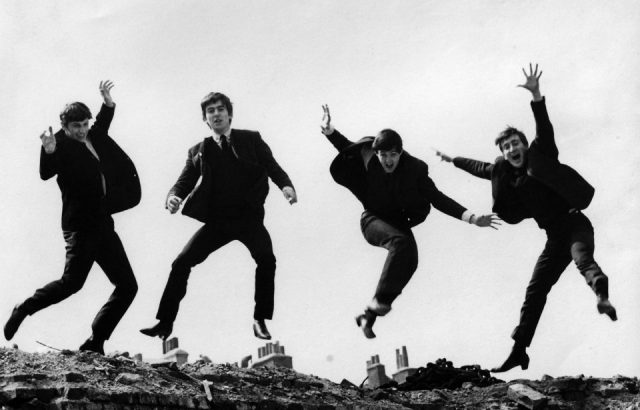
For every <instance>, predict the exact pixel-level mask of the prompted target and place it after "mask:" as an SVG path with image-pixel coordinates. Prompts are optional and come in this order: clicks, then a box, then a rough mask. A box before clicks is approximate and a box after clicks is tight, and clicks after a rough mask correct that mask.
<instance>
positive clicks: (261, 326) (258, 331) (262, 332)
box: [253, 320, 271, 340]
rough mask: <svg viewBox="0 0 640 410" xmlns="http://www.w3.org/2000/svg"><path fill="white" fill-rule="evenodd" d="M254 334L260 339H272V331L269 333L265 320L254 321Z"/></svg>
mask: <svg viewBox="0 0 640 410" xmlns="http://www.w3.org/2000/svg"><path fill="white" fill-rule="evenodd" d="M253 334H254V335H255V337H257V338H258V339H264V340H271V333H269V330H268V329H267V325H266V324H265V323H264V320H254V321H253Z"/></svg>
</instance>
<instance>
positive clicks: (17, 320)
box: [4, 305, 27, 340]
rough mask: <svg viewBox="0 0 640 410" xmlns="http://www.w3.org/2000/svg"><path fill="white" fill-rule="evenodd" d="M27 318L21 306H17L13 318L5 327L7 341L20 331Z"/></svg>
mask: <svg viewBox="0 0 640 410" xmlns="http://www.w3.org/2000/svg"><path fill="white" fill-rule="evenodd" d="M26 317H27V314H26V313H24V311H23V310H22V307H21V305H15V307H14V308H13V311H12V312H11V316H10V317H9V320H7V323H6V324H5V325H4V337H5V339H7V340H11V339H12V338H13V336H14V335H15V334H16V332H17V331H18V328H19V327H20V324H21V323H22V321H23V320H24V319H25V318H26Z"/></svg>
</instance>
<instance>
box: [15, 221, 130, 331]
mask: <svg viewBox="0 0 640 410" xmlns="http://www.w3.org/2000/svg"><path fill="white" fill-rule="evenodd" d="M63 235H64V239H65V241H66V253H67V255H66V262H65V266H64V272H63V274H62V277H61V278H60V279H58V280H55V281H53V282H51V283H49V284H47V285H45V286H44V287H42V288H40V289H38V290H36V292H35V293H34V294H33V296H31V297H30V298H28V299H27V300H25V301H24V302H23V303H22V309H23V310H24V312H26V313H27V314H29V315H32V314H34V313H36V312H38V311H40V310H42V309H44V308H46V307H48V306H51V305H53V304H56V303H58V302H61V301H63V300H65V299H66V298H68V297H69V296H71V295H73V294H74V293H76V292H78V291H79V290H80V289H82V286H84V283H85V281H86V279H87V276H88V275H89V271H90V270H91V267H92V266H93V263H94V262H97V263H98V266H100V267H101V268H102V270H103V271H104V273H105V275H106V276H107V278H108V279H109V281H110V282H111V283H112V284H113V285H114V286H115V289H114V290H113V293H111V296H110V297H109V299H108V300H107V303H105V304H104V306H102V308H101V309H100V310H99V311H98V314H97V315H96V317H95V319H94V320H93V323H92V324H91V328H92V331H93V336H94V337H95V338H97V339H101V340H107V339H109V337H110V336H111V333H112V332H113V330H114V329H115V327H116V326H117V324H118V322H120V319H122V316H124V314H125V312H126V311H127V309H128V308H129V306H130V305H131V302H133V299H134V297H135V295H136V293H137V291H138V284H137V283H136V278H135V276H134V274H133V270H132V269H131V265H130V264H129V259H128V258H127V254H126V253H125V251H124V247H123V246H122V242H121V241H120V238H119V237H118V234H117V233H116V232H115V231H114V229H113V219H112V218H111V216H104V217H103V218H102V219H101V220H100V221H99V222H98V223H97V225H96V226H95V227H93V228H91V229H85V230H80V231H63Z"/></svg>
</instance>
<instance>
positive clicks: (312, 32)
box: [0, 0, 640, 383]
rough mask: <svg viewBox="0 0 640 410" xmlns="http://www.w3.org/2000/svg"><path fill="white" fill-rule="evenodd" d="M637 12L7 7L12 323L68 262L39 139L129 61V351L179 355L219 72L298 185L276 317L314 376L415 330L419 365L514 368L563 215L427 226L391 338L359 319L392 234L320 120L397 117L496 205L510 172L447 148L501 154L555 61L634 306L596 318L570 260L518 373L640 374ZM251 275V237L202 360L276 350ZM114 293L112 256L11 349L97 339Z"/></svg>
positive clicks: (194, 299)
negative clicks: (93, 328) (175, 278)
mask: <svg viewBox="0 0 640 410" xmlns="http://www.w3.org/2000/svg"><path fill="white" fill-rule="evenodd" d="M638 23H640V4H638V3H637V2H634V1H632V0H627V1H616V2H609V1H604V0H603V1H584V0H575V1H563V2H555V1H519V2H505V1H450V2H444V1H386V2H382V1H377V0H374V1H351V2H344V1H333V0H327V1H314V2H311V1H269V2H267V1H237V0H233V1H231V0H230V1H198V0H193V1H184V2H173V1H166V0H165V1H158V0H154V1H135V2H131V1H115V2H97V1H64V2H63V1H51V2H37V1H24V0H21V1H16V0H14V1H11V0H10V1H3V2H1V3H0V66H1V67H2V70H1V72H0V85H1V88H0V89H1V90H2V91H3V96H2V98H1V99H0V118H2V122H1V123H0V135H2V138H1V139H0V158H1V159H2V167H1V168H0V170H1V172H0V190H1V192H3V194H4V198H3V200H2V201H1V202H0V212H1V215H2V218H3V219H2V229H1V230H0V248H1V249H2V250H3V252H2V255H1V259H0V264H1V266H2V272H3V273H2V286H1V287H0V301H1V302H2V305H1V306H0V321H1V322H2V323H4V322H5V321H6V319H7V318H8V315H9V313H10V311H11V308H12V307H13V305H14V304H15V303H17V302H19V301H22V300H23V299H24V298H26V297H27V296H29V295H31V294H32V293H33V291H35V290H36V289H37V288H38V287H41V286H43V285H44V284H46V283H48V282H49V281H51V280H54V279H57V278H59V277H60V275H61V274H62V268H63V264H64V241H63V239H62V235H61V232H60V209H61V202H60V199H59V190H58V187H57V185H56V183H55V182H54V181H53V180H51V181H47V182H46V183H45V182H42V181H41V180H40V179H39V176H38V161H39V140H38V135H39V134H40V132H42V130H44V129H45V128H46V127H48V126H49V125H52V126H54V128H56V127H57V126H58V120H57V119H58V113H59V111H60V110H61V109H62V107H63V105H64V104H65V103H66V102H70V101H73V100H80V101H84V102H85V103H87V104H88V105H89V106H90V107H91V108H92V110H93V112H94V114H95V113H96V112H97V110H98V108H99V105H100V102H101V99H100V96H99V93H98V89H97V86H98V83H99V81H100V80H101V79H111V80H113V81H114V83H115V85H116V86H115V88H114V89H113V91H112V95H113V97H114V100H115V101H116V103H117V109H116V116H115V119H114V121H113V123H112V127H111V132H110V134H111V135H112V136H113V137H114V138H115V139H116V140H117V141H118V142H119V143H120V145H121V146H122V147H123V148H125V150H126V151H127V152H128V153H129V154H130V156H131V157H132V158H133V159H134V161H135V163H136V166H137V167H138V170H139V173H140V175H141V179H142V187H143V197H142V202H141V204H140V205H139V206H138V207H136V208H134V209H133V210H130V211H127V212H125V213H123V214H118V215H116V216H115V220H116V229H117V232H118V233H119V234H120V236H121V238H122V240H123V242H124V244H125V248H126V250H127V252H128V255H129V258H130V260H131V263H132V266H133V268H134V271H135V274H136V277H137V279H138V283H139V286H140V290H139V293H138V295H137V298H136V300H135V301H134V303H133V304H132V306H131V308H130V310H129V311H128V312H127V314H126V315H125V316H124V318H123V320H122V321H121V323H120V325H119V326H118V327H117V328H116V331H115V333H114V335H113V336H112V338H111V340H109V341H108V342H107V345H106V348H107V350H108V351H113V350H120V351H123V350H127V351H129V352H131V353H132V354H133V353H137V352H142V353H143V354H144V356H145V357H147V358H153V357H156V358H157V357H160V355H161V344H160V342H159V339H150V338H148V337H145V336H143V335H141V334H140V333H139V332H138V329H139V328H141V327H145V326H148V325H151V324H153V323H155V313H156V309H157V306H158V302H159V299H160V296H161V293H162V289H163V288H164V285H165V283H166V280H167V276H168V273H169V268H170V264H171V262H172V261H173V259H174V258H175V256H176V255H177V254H178V252H179V251H180V250H181V249H182V247H183V246H184V245H185V243H186V242H187V240H188V239H189V238H190V236H191V235H192V234H193V232H195V230H196V229H197V228H198V226H199V223H197V222H196V221H194V220H191V219H189V218H187V217H184V216H182V215H169V213H168V212H167V211H165V210H164V207H163V201H164V197H165V195H166V192H167V190H168V189H169V188H170V187H171V185H172V184H173V183H174V181H175V179H176V177H177V176H178V174H179V172H180V170H181V167H182V165H183V163H184V160H185V158H186V152H187V148H188V147H190V146H191V145H193V144H195V143H196V142H198V141H199V140H200V139H201V138H202V137H204V136H206V135H207V133H208V129H207V127H206V125H205V124H204V123H203V122H202V121H201V113H200V107H199V101H200V99H201V97H202V96H203V95H205V94H206V93H207V92H209V91H214V90H217V91H221V92H224V93H226V94H227V95H229V96H230V97H231V99H232V100H233V101H234V107H235V116H234V121H233V125H234V126H235V127H238V128H247V129H257V130H259V131H260V132H261V133H262V135H263V137H264V138H265V140H266V141H267V142H268V143H269V145H270V146H271V148H272V150H273V151H274V154H275V156H276V159H277V160H278V161H279V162H280V164H281V165H282V166H283V168H284V169H285V170H286V171H287V172H288V173H289V175H290V176H291V178H292V180H293V182H294V185H295V186H296V188H297V191H298V195H299V200H300V202H299V203H298V204H296V205H295V206H289V205H288V204H287V202H286V201H285V200H284V198H283V197H282V194H281V193H280V192H279V191H278V190H277V188H276V187H275V185H273V184H271V187H272V191H271V193H270V195H269V198H268V199H267V203H266V213H267V217H266V225H267V228H268V229H269V231H270V233H271V235H272V238H273V241H274V247H275V253H276V257H277V259H278V270H277V274H276V311H275V315H274V320H273V321H271V322H269V323H268V324H269V328H270V330H271V332H272V334H273V335H274V336H275V339H276V340H279V341H280V343H281V344H283V345H284V346H285V348H286V350H287V353H288V354H291V355H292V356H293V363H294V367H295V368H296V369H297V370H298V371H301V372H304V373H310V374H315V375H319V376H322V377H327V378H330V379H332V380H334V381H338V382H339V381H340V380H341V379H342V378H348V379H350V380H351V381H353V382H355V383H359V382H360V381H362V379H363V378H364V377H365V375H366V374H365V362H366V360H367V359H369V357H370V356H371V355H373V354H379V355H380V357H381V361H382V362H383V363H384V364H386V367H387V374H391V373H393V372H395V370H396V369H395V349H396V348H399V347H401V346H402V345H406V346H407V348H408V352H409V360H410V365H412V366H415V367H418V366H423V365H425V364H426V363H427V362H428V361H435V360H436V359H438V358H440V357H447V358H448V359H449V360H452V361H453V362H454V364H455V365H456V366H460V365H463V364H474V363H478V364H481V365H482V366H483V367H484V368H489V367H492V366H495V365H497V364H499V363H501V362H502V360H503V359H504V358H505V357H506V354H507V353H508V351H509V349H510V347H511V344H512V340H511V339H510V337H509V335H510V333H511V331H512V329H513V327H514V326H515V324H516V323H517V320H518V316H519V311H520V306H521V303H522V300H523V297H524V291H525V287H526V285H527V283H528V281H529V277H530V275H531V271H532V269H533V265H534V263H535V260H536V258H537V256H538V254H539V253H540V251H541V250H542V248H543V246H544V241H545V236H544V233H543V232H542V231H540V230H539V229H538V228H537V226H536V225H535V223H534V222H533V221H531V220H529V221H527V222H524V223H521V224H520V225H517V226H503V228H502V229H501V230H500V231H499V232H495V231H492V230H490V229H482V230H481V229H479V228H476V227H473V226H470V225H466V224H464V223H462V222H460V221H457V220H454V219H451V218H449V217H447V216H445V215H443V214H441V213H439V212H438V211H436V210H434V211H433V212H432V214H431V215H430V216H429V217H428V219H427V221H426V222H425V223H423V224H422V225H420V226H419V227H417V228H416V229H415V235H416V238H417V241H418V248H419V252H420V265H419V267H418V271H417V272H416V274H415V275H414V277H413V279H412V280H411V282H410V283H409V285H408V286H407V288H406V289H405V292H404V293H403V294H402V295H401V296H400V297H399V298H398V300H397V301H396V303H395V305H394V310H393V311H392V312H391V313H390V314H389V315H388V316H387V317H385V318H381V319H380V320H379V321H378V322H377V323H376V325H375V331H376V332H377V334H378V338H377V339H375V340H366V339H364V337H363V336H362V334H361V332H360V331H359V329H357V328H356V326H355V324H354V320H353V318H354V316H355V315H356V314H357V313H358V312H359V311H361V310H362V308H363V307H364V305H365V304H366V303H367V302H368V301H369V299H370V298H371V296H372V295H373V291H374V289H375V285H376V283H377V280H378V277H379V272H380V269H381V267H382V264H383V261H384V258H385V251H384V250H382V249H378V248H374V247H371V246H369V245H368V244H367V243H366V242H365V241H364V239H363V238H362V235H361V233H360V231H359V215H360V212H361V206H360V205H359V203H358V202H357V201H356V199H355V198H354V197H352V196H351V194H350V193H349V192H348V191H347V190H346V189H344V188H342V187H340V186H338V185H336V184H335V183H334V182H333V181H332V179H331V177H330V175H329V172H328V167H329V163H330V162H331V160H332V158H333V157H334V155H335V151H334V149H333V147H332V146H331V145H330V144H329V143H328V142H327V141H326V140H325V139H324V137H323V136H322V135H321V134H320V132H319V122H320V118H321V116H322V110H321V104H324V103H328V104H329V105H330V107H331V111H332V114H333V118H334V123H335V125H336V127H337V128H339V129H340V130H341V131H342V132H343V133H344V134H345V135H347V136H350V137H351V138H352V139H357V138H359V137H361V136H363V135H371V134H374V133H375V132H377V131H378V130H379V129H381V128H385V127H391V128H394V129H396V130H397V131H398V132H399V133H400V134H401V135H402V136H403V138H404V140H405V147H406V148H407V150H408V151H409V152H411V153H412V154H413V155H415V156H417V157H419V158H422V159H424V160H426V161H427V162H428V164H429V165H430V171H431V176H432V178H433V179H434V181H435V182H436V184H437V185H438V187H439V188H440V189H441V190H442V191H444V192H445V193H447V194H449V195H450V196H451V197H453V198H455V199H456V200H458V201H459V202H461V203H462V204H463V205H465V206H467V207H469V208H470V209H472V210H474V211H476V212H487V211H488V210H489V209H490V206H491V194H490V183H489V182H488V181H483V180H479V179H475V178H473V177H471V176H469V175H467V174H466V173H463V172H462V171H459V170H457V169H455V168H453V167H452V166H450V165H448V164H445V163H440V162H438V161H437V159H436V158H435V157H434V155H433V152H432V151H431V149H430V147H432V146H433V147H437V148H440V149H442V150H443V151H445V152H447V153H449V154H452V155H464V156H469V157H473V158H477V159H482V160H486V161H491V160H493V159H494V158H495V156H496V155H497V154H498V151H497V150H496V148H495V147H494V146H493V143H492V142H493V139H494V137H495V135H496V134H497V133H498V132H499V131H500V130H501V129H502V128H503V127H504V126H505V125H506V124H512V125H514V126H517V127H519V128H521V129H523V130H524V131H525V133H526V134H527V135H528V136H529V137H530V138H533V135H534V122H533V116H532V114H531V111H530V108H529V105H528V104H529V101H530V96H529V94H528V92H526V91H525V90H522V89H520V88H516V87H515V86H516V84H519V83H520V82H521V81H522V79H523V76H522V73H521V71H520V68H521V67H522V66H523V65H527V64H528V63H529V62H530V61H533V62H538V63H539V64H540V66H541V68H542V69H543V70H544V75H543V76H542V79H541V89H542V92H543V94H545V95H546V96H547V105H548V109H549V113H550V117H551V120H552V122H553V124H554V127H555V130H556V136H557V142H558V146H559V149H560V153H561V160H562V161H563V162H565V163H568V164H570V165H571V166H573V167H574V168H576V169H577V170H579V171H580V172H581V174H582V175H583V176H584V177H585V178H587V180H589V181H590V182H591V183H592V184H593V185H594V186H595V187H596V196H595V199H594V201H593V203H592V204H591V206H590V207H589V209H588V210H587V211H586V212H585V213H586V214H587V216H589V218H590V219H591V221H592V222H593V225H594V226H595V232H596V234H595V240H596V255H595V256H596V260H597V261H598V262H599V264H600V265H601V266H602V268H603V269H604V271H605V273H607V274H608V275H609V278H610V294H611V300H612V302H613V303H614V304H615V306H616V307H617V309H618V315H619V317H620V319H619V321H618V322H616V323H611V322H610V321H609V320H608V319H607V318H605V317H604V316H600V315H598V314H597V311H596V307H595V297H594V295H593V294H592V292H591V290H590V289H589V288H588V287H587V286H586V285H585V283H584V281H583V279H582V277H581V276H580V275H579V273H578V271H577V269H576V268H575V266H573V264H572V265H571V266H570V267H569V268H568V269H567V270H566V272H565V274H564V275H563V276H562V278H561V280H560V281H559V283H558V284H557V285H556V286H555V287H554V289H553V291H552V292H551V294H550V296H549V300H548V303H547V306H546V309H545V311H544V313H543V316H542V319H541V323H540V325H539V327H538V331H537V334H536V337H535V339H534V341H533V344H532V346H531V348H530V349H529V351H530V356H531V365H530V368H529V370H528V371H526V372H521V371H520V370H514V371H512V372H510V373H507V374H506V375H504V376H503V378H505V379H507V380H510V379H514V378H520V377H526V378H539V377H541V376H542V375H543V374H550V375H552V376H560V375H578V374H585V375H592V376H602V377H605V376H612V375H615V374H625V375H629V376H634V375H635V376H638V375H640V348H638V340H639V339H640V315H638V312H639V311H640V298H639V296H640V275H639V270H638V266H639V265H640V252H638V250H637V246H638V245H637V244H638V243H640V224H639V223H638V215H639V213H638V211H640V209H639V208H640V204H639V203H638V199H637V198H638V194H639V191H640V186H639V183H638V181H639V178H638V177H639V174H638V167H637V164H638V161H639V160H640V149H639V148H638V142H637V141H638V129H640V116H639V114H640V112H639V108H638V107H640V86H639V83H638V79H637V78H638V77H637V74H638V72H639V71H640V51H639V49H638V47H637V44H638V43H637V41H638V40H637V39H638V38H640V28H639V27H640V24H638ZM253 270H254V263H253V261H252V260H251V258H250V256H249V254H248V252H247V251H246V249H245V248H244V247H243V246H242V245H240V244H239V243H237V242H236V243H233V244H230V245H228V246H227V247H225V248H223V249H221V250H219V251H218V252H216V253H214V254H212V255H211V256H210V257H209V259H207V260H206V261H205V262H204V263H203V264H201V265H199V266H198V267H196V268H195V269H194V271H193V273H192V276H191V280H190V282H189V288H188V293H187V296H186V298H185V299H184V301H183V303H182V305H181V309H180V312H179V316H178V319H177V322H176V323H175V327H174V330H175V332H174V335H176V336H178V337H179V338H180V346H181V347H182V348H184V349H185V350H187V351H188V352H189V353H190V354H191V359H192V360H195V359H196V358H197V357H198V355H199V354H206V355H208V356H210V357H211V358H212V359H213V360H214V361H215V362H235V361H238V360H239V359H240V358H241V357H242V356H244V355H246V354H253V355H254V358H256V357H257V355H256V349H257V348H258V347H259V346H261V345H263V344H262V343H261V342H260V341H259V340H257V339H255V338H254V337H253V334H252V332H251V321H252V312H253V280H254V274H253ZM112 289H113V288H112V286H111V285H110V284H109V282H108V281H107V279H106V277H105V276H104V274H103V273H102V271H101V270H100V269H99V268H98V267H97V266H96V267H94V269H93V270H92V272H91V274H90V276H89V279H88V280H87V283H86V285H85V287H84V288H83V289H82V290H81V291H80V292H79V293H77V294H76V295H73V296H72V297H70V298H69V299H67V300H66V301H64V302H62V303H60V304H58V305H55V306H51V307H50V308H48V309H46V310H44V311H41V312H39V313H38V314H36V315H34V316H32V317H29V318H27V320H26V321H25V322H24V323H23V325H22V327H21V328H20V330H19V332H18V334H17V335H16V337H15V338H14V340H13V341H12V342H11V343H13V342H15V343H17V344H18V345H19V346H20V348H21V349H23V350H27V351H43V350H46V349H45V348H43V347H42V346H40V345H38V344H36V342H35V341H36V340H40V341H42V342H44V343H47V344H49V345H52V346H57V347H60V348H71V349H75V348H77V347H78V346H79V345H80V343H82V341H83V340H84V339H85V338H86V337H87V336H88V335H89V332H90V323H91V321H92V319H93V317H94V315H95V313H96V312H97V311H98V309H99V307H100V306H101V305H102V304H103V303H104V302H105V301H106V300H107V298H108V296H109V294H110V293H111V291H112ZM11 343H9V342H4V345H6V346H10V345H11Z"/></svg>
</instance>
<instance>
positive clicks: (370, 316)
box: [356, 309, 377, 339]
mask: <svg viewBox="0 0 640 410" xmlns="http://www.w3.org/2000/svg"><path fill="white" fill-rule="evenodd" d="M376 317H377V315H376V314H375V313H373V312H372V311H370V310H369V309H367V310H365V311H364V313H363V314H361V315H358V316H356V324H357V325H358V327H359V328H360V329H362V333H364V337H366V338H367V339H373V338H375V337H376V334H375V333H373V324H374V323H375V322H376Z"/></svg>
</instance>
